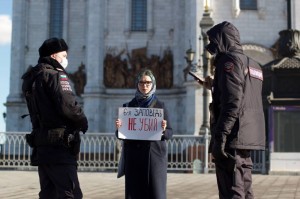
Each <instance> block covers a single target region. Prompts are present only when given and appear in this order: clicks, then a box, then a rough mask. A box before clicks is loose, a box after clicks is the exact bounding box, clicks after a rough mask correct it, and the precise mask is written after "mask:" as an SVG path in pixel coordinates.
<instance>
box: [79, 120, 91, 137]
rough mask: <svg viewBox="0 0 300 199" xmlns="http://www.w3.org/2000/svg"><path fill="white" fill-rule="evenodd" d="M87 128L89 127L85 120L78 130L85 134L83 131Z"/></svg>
mask: <svg viewBox="0 0 300 199" xmlns="http://www.w3.org/2000/svg"><path fill="white" fill-rule="evenodd" d="M88 128H89V125H88V121H87V120H86V121H85V123H84V124H83V125H82V126H81V128H80V131H81V132H82V133H83V134H85V132H87V130H88Z"/></svg>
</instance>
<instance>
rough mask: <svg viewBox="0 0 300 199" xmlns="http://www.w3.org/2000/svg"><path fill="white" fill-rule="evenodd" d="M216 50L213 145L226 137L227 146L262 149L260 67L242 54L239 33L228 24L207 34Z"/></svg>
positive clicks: (263, 126)
mask: <svg viewBox="0 0 300 199" xmlns="http://www.w3.org/2000/svg"><path fill="white" fill-rule="evenodd" d="M207 34H208V36H209V39H210V42H211V43H212V44H211V45H210V48H215V49H209V47H208V50H211V51H215V52H216V53H217V54H216V57H215V62H214V65H215V74H214V82H213V88H212V98H213V101H212V104H211V109H212V110H211V111H212V113H211V116H212V118H211V133H212V143H211V144H213V142H214V141H216V140H220V139H222V135H226V137H227V142H226V147H230V148H235V149H249V150H264V149H265V118H264V113H263V105H262V95H261V92H262V83H263V75H262V70H261V67H260V66H259V65H258V64H257V63H256V62H255V61H254V60H252V59H250V58H248V57H247V56H246V55H244V54H243V50H242V47H241V45H240V38H239V32H238V30H237V29H236V28H235V27H234V26H232V25H231V24H230V23H228V22H223V23H221V24H220V25H217V26H215V27H213V28H212V29H211V30H209V31H208V32H207Z"/></svg>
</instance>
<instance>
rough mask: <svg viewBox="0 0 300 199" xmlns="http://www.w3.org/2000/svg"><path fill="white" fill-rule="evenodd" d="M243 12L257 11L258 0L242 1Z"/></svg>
mask: <svg viewBox="0 0 300 199" xmlns="http://www.w3.org/2000/svg"><path fill="white" fill-rule="evenodd" d="M240 9H241V10H257V0H240Z"/></svg>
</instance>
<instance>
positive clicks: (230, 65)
mask: <svg viewBox="0 0 300 199" xmlns="http://www.w3.org/2000/svg"><path fill="white" fill-rule="evenodd" d="M233 68H234V64H233V62H229V61H228V62H226V63H225V64H224V70H225V71H226V72H231V71H232V70H233Z"/></svg>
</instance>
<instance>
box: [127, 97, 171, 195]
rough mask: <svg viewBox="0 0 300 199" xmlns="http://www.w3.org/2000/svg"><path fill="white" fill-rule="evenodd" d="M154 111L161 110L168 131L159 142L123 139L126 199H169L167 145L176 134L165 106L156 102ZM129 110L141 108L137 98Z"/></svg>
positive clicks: (153, 106)
mask: <svg viewBox="0 0 300 199" xmlns="http://www.w3.org/2000/svg"><path fill="white" fill-rule="evenodd" d="M153 103H154V104H151V105H150V107H152V108H162V109H163V110H164V119H165V120H167V128H166V130H165V131H164V135H163V136H162V139H161V140H160V141H143V140H124V158H125V195H126V197H125V198H126V199H166V198H167V197H166V189H167V188H166V186H167V162H168V160H167V146H166V140H167V139H170V138H171V137H172V135H173V131H172V128H171V126H170V121H169V120H168V113H167V110H166V109H165V106H164V103H163V102H161V101H159V100H154V102H153ZM128 107H138V103H137V102H136V100H135V98H134V99H133V100H132V101H131V102H129V103H128Z"/></svg>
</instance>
